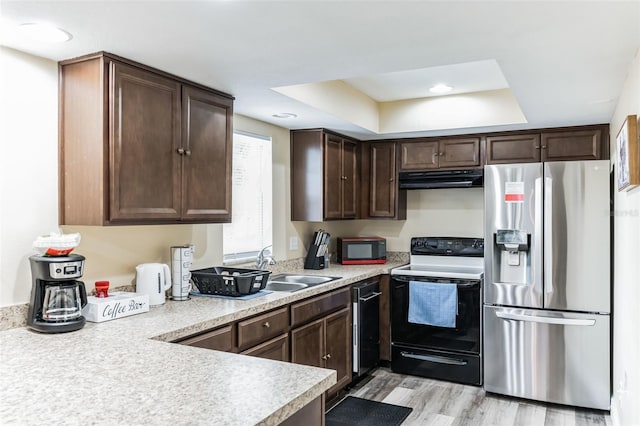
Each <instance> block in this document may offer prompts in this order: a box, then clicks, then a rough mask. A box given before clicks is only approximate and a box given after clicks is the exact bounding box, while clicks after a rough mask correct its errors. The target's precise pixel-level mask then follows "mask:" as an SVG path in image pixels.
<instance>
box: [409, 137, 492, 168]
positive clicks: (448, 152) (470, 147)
mask: <svg viewBox="0 0 640 426" xmlns="http://www.w3.org/2000/svg"><path fill="white" fill-rule="evenodd" d="M480 166H482V160H481V150H480V138H479V137H456V138H447V139H431V138H429V139H414V140H406V141H403V142H401V143H400V170H402V171H411V170H430V169H442V168H447V169H451V168H456V169H463V168H475V167H480Z"/></svg>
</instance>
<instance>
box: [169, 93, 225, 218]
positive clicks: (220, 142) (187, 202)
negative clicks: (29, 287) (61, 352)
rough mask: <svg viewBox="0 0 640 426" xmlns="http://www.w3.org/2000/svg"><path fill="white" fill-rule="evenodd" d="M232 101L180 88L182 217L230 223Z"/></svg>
mask: <svg viewBox="0 0 640 426" xmlns="http://www.w3.org/2000/svg"><path fill="white" fill-rule="evenodd" d="M232 106H233V104H232V100H231V99H228V98H225V97H222V96H218V95H217V94H215V93H212V92H208V91H205V90H201V89H197V88H194V87H190V86H183V88H182V147H181V149H182V150H183V151H181V152H182V153H183V154H182V155H180V158H181V161H182V164H183V180H182V217H183V219H186V220H198V219H202V220H207V222H211V221H217V222H230V221H231V156H232V153H233V152H232V143H231V137H232V134H231V133H232V129H231V123H232V116H233V107H232Z"/></svg>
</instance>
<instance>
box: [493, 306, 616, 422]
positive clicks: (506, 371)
mask: <svg viewBox="0 0 640 426" xmlns="http://www.w3.org/2000/svg"><path fill="white" fill-rule="evenodd" d="M484 321H485V323H484V324H485V327H484V342H485V345H484V389H485V390H486V391H488V392H496V393H500V394H504V395H511V396H516V397H520V398H528V399H535V400H539V401H547V402H553V403H558V404H567V405H574V406H578V407H589V408H595V409H600V410H608V409H609V405H610V398H611V396H610V384H609V383H610V379H609V365H610V364H609V362H610V350H609V347H610V342H609V323H610V318H609V315H597V314H577V313H566V312H556V311H541V310H533V309H513V308H500V307H495V306H485V307H484Z"/></svg>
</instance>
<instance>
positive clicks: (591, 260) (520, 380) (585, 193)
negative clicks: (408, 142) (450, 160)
mask: <svg viewBox="0 0 640 426" xmlns="http://www.w3.org/2000/svg"><path fill="white" fill-rule="evenodd" d="M609 179H610V178H609V161H570V162H549V163H531V164H508V165H490V166H486V167H485V186H484V192H485V236H484V238H485V255H484V262H485V286H484V331H483V337H484V389H485V390H486V391H489V392H495V393H500V394H505V395H511V396H516V397H521V398H529V399H535V400H540V401H548V402H553V403H559V404H567V405H573V406H580V407H590V408H596V409H604V410H608V409H609V405H610V394H611V392H610V388H611V378H610V374H611V373H610V371H611V367H610V357H611V349H610V348H611V344H610V342H611V336H610V321H611V318H610V313H611V298H610V294H611V277H610V263H611V262H610V184H609V182H610V180H609Z"/></svg>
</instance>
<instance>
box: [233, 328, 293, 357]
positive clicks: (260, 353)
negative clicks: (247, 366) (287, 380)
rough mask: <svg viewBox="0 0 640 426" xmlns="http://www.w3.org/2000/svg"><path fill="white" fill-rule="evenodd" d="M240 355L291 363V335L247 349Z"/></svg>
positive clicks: (284, 335)
mask: <svg viewBox="0 0 640 426" xmlns="http://www.w3.org/2000/svg"><path fill="white" fill-rule="evenodd" d="M240 354H241V355H249V356H255V357H258V358H266V359H272V360H274V361H283V362H289V335H288V334H283V335H282V336H280V337H276V338H275V339H272V340H269V341H267V342H264V343H262V344H260V345H258V346H254V347H253V348H251V349H247V350H246V351H244V352H241V353H240Z"/></svg>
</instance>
